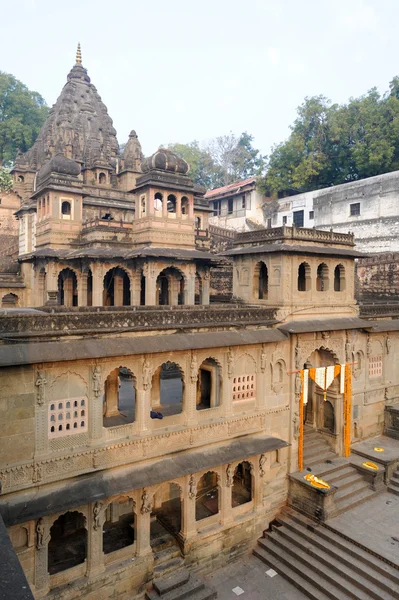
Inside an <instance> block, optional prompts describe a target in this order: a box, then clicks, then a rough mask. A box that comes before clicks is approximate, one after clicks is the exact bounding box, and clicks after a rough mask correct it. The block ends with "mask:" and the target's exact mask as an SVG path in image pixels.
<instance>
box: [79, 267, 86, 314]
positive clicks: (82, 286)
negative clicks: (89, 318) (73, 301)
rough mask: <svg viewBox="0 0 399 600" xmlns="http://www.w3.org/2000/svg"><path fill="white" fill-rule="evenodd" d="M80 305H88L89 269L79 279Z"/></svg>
mask: <svg viewBox="0 0 399 600" xmlns="http://www.w3.org/2000/svg"><path fill="white" fill-rule="evenodd" d="M78 306H87V271H86V272H85V273H81V275H80V277H79V280H78Z"/></svg>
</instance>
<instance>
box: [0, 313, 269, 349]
mask: <svg viewBox="0 0 399 600" xmlns="http://www.w3.org/2000/svg"><path fill="white" fill-rule="evenodd" d="M45 310H46V309H44V310H43V309H41V310H40V311H35V312H33V313H29V314H18V311H17V310H16V312H15V313H14V314H13V313H10V312H7V314H0V337H3V339H5V340H10V341H11V340H13V339H15V340H17V339H21V338H22V339H26V338H51V337H64V336H71V335H85V334H102V333H107V332H109V333H112V332H114V333H115V332H118V333H123V332H131V331H151V330H157V329H163V330H165V329H179V330H182V329H186V330H189V329H193V328H194V329H201V328H207V329H209V328H214V329H223V328H231V327H238V328H241V327H247V326H254V325H255V326H256V325H257V326H266V325H272V324H273V323H276V319H275V312H276V308H274V307H260V306H242V305H239V304H223V305H211V306H139V307H138V306H124V307H94V308H93V307H79V308H67V307H54V308H51V309H50V308H49V309H48V310H49V311H50V310H51V312H48V313H46V312H45Z"/></svg>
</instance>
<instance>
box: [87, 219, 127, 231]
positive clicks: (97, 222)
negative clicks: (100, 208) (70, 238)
mask: <svg viewBox="0 0 399 600" xmlns="http://www.w3.org/2000/svg"><path fill="white" fill-rule="evenodd" d="M98 227H102V228H104V227H105V228H106V229H116V230H118V231H120V230H121V229H132V227H133V224H132V223H129V222H127V221H108V220H107V219H93V220H92V221H85V222H84V223H82V231H87V230H89V229H97V228H98Z"/></svg>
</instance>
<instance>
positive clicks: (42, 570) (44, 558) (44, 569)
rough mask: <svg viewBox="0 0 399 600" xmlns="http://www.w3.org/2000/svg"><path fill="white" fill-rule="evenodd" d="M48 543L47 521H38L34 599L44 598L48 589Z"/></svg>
mask: <svg viewBox="0 0 399 600" xmlns="http://www.w3.org/2000/svg"><path fill="white" fill-rule="evenodd" d="M49 541H50V528H49V524H48V522H47V519H39V521H38V522H37V524H36V548H35V576H34V579H35V590H36V594H35V597H37V598H44V597H45V596H46V595H47V593H48V591H49V589H50V576H49V573H48V543H49Z"/></svg>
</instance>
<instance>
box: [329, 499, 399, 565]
mask: <svg viewBox="0 0 399 600" xmlns="http://www.w3.org/2000/svg"><path fill="white" fill-rule="evenodd" d="M328 524H329V525H330V526H331V527H334V528H335V529H337V530H338V531H341V532H342V533H344V534H345V535H347V536H349V537H350V538H352V539H354V540H356V541H357V542H359V543H360V544H363V546H366V548H370V549H371V550H373V551H374V552H377V553H378V554H380V555H381V556H383V557H385V558H387V559H389V560H390V561H392V562H394V563H396V564H397V565H399V496H395V494H390V493H389V492H383V493H381V494H379V495H378V496H376V497H375V498H372V499H371V500H368V501H367V502H365V503H364V504H360V505H359V506H356V507H355V508H353V509H352V510H348V511H347V512H345V513H343V514H342V515H339V516H338V517H335V518H334V519H330V520H329V521H328Z"/></svg>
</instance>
